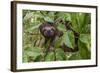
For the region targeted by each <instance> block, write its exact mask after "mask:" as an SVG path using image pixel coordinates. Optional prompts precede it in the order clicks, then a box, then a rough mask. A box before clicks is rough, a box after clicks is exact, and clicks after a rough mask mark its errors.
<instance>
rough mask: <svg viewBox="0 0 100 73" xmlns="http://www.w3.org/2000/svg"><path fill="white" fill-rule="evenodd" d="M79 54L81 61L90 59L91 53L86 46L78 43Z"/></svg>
mask: <svg viewBox="0 0 100 73" xmlns="http://www.w3.org/2000/svg"><path fill="white" fill-rule="evenodd" d="M79 53H80V55H81V57H82V59H90V58H91V51H89V50H88V48H87V47H86V44H85V43H83V42H81V41H79Z"/></svg>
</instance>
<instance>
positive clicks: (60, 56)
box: [56, 48, 66, 60]
mask: <svg viewBox="0 0 100 73" xmlns="http://www.w3.org/2000/svg"><path fill="white" fill-rule="evenodd" d="M56 60H66V55H65V53H64V51H63V50H62V49H61V48H57V49H56Z"/></svg>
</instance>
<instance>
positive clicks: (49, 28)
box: [39, 22, 63, 44]
mask: <svg viewBox="0 0 100 73" xmlns="http://www.w3.org/2000/svg"><path fill="white" fill-rule="evenodd" d="M39 29H40V32H41V34H42V35H43V36H44V37H45V44H46V43H47V42H48V41H49V40H50V42H51V43H50V44H52V43H53V41H54V40H55V38H56V37H57V36H58V37H61V36H62V35H63V32H62V31H60V30H58V29H57V28H56V27H55V26H54V23H50V22H44V23H42V24H41V25H40V26H39Z"/></svg>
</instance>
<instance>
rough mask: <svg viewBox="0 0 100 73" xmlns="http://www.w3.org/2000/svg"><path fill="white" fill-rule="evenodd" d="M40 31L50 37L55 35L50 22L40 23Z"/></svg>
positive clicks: (54, 29)
mask: <svg viewBox="0 0 100 73" xmlns="http://www.w3.org/2000/svg"><path fill="white" fill-rule="evenodd" d="M40 32H41V33H42V35H43V36H44V37H47V38H51V37H54V36H55V35H56V28H55V27H54V26H53V24H51V23H47V22H46V23H43V24H42V25H40Z"/></svg>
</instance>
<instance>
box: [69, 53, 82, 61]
mask: <svg viewBox="0 0 100 73" xmlns="http://www.w3.org/2000/svg"><path fill="white" fill-rule="evenodd" d="M80 59H82V57H81V55H80V53H79V52H76V53H73V54H72V55H71V56H70V57H69V58H68V60H80Z"/></svg>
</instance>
